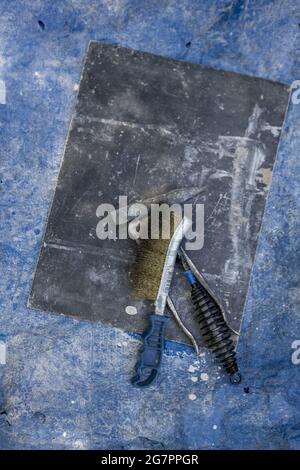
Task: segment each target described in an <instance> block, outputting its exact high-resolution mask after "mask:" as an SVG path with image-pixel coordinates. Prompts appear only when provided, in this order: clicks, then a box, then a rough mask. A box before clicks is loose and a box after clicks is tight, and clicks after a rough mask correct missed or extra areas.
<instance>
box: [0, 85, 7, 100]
mask: <svg viewBox="0 0 300 470" xmlns="http://www.w3.org/2000/svg"><path fill="white" fill-rule="evenodd" d="M0 104H6V86H5V81H4V80H0Z"/></svg>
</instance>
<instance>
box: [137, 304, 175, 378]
mask: <svg viewBox="0 0 300 470" xmlns="http://www.w3.org/2000/svg"><path fill="white" fill-rule="evenodd" d="M168 319H169V317H168V316H166V315H156V314H155V313H152V314H150V315H149V322H150V324H149V327H148V329H147V331H146V332H145V333H144V334H143V338H144V345H143V348H142V349H141V351H140V358H139V360H138V362H137V363H136V365H135V371H136V375H135V377H133V379H132V380H131V383H132V384H133V385H136V386H138V387H146V386H148V385H150V384H152V383H153V382H154V381H155V380H156V378H157V375H158V371H159V368H160V364H161V358H162V354H163V350H164V342H165V331H166V323H167V321H168Z"/></svg>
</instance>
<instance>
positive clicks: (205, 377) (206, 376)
mask: <svg viewBox="0 0 300 470" xmlns="http://www.w3.org/2000/svg"><path fill="white" fill-rule="evenodd" d="M200 379H201V380H202V381H203V382H207V381H208V374H207V373H206V372H202V373H201V374H200Z"/></svg>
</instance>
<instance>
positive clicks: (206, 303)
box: [182, 260, 241, 384]
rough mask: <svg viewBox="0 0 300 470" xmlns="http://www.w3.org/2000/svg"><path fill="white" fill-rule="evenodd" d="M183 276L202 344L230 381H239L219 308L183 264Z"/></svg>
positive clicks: (231, 344) (229, 336) (232, 345)
mask: <svg viewBox="0 0 300 470" xmlns="http://www.w3.org/2000/svg"><path fill="white" fill-rule="evenodd" d="M182 261H183V266H184V268H185V269H186V271H185V277H186V279H187V281H188V283H189V284H190V286H191V298H192V302H193V304H194V309H195V316H196V319H197V321H198V323H199V325H200V332H201V337H202V340H203V343H204V345H205V346H206V347H207V348H208V349H210V350H211V351H212V352H213V353H214V354H215V356H216V358H217V359H218V360H219V362H220V363H221V364H222V366H223V367H224V369H225V370H226V372H227V373H228V374H229V375H230V381H231V383H235V384H237V383H240V381H241V375H240V373H239V369H238V365H237V361H236V354H235V349H234V344H233V341H232V338H231V331H230V329H229V327H228V325H227V324H226V322H225V320H224V318H223V315H222V312H221V309H220V307H219V306H218V305H217V303H216V302H215V301H214V299H213V298H212V297H211V295H210V294H209V293H208V292H207V291H206V290H205V288H204V287H203V286H202V285H201V284H200V282H199V281H198V280H197V279H196V277H195V276H194V274H193V272H192V271H191V270H190V269H189V268H188V267H187V266H186V265H185V263H184V260H182Z"/></svg>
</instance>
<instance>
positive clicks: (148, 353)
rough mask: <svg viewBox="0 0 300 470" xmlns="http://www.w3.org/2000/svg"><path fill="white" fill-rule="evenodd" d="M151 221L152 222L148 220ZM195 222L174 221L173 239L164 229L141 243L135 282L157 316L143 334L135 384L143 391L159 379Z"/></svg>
mask: <svg viewBox="0 0 300 470" xmlns="http://www.w3.org/2000/svg"><path fill="white" fill-rule="evenodd" d="M148 221H149V219H148ZM190 227H191V221H190V220H189V219H188V218H186V217H184V218H183V219H182V220H181V221H180V222H178V220H177V221H176V219H175V217H173V218H172V219H171V224H170V236H169V238H165V237H164V234H163V230H162V228H161V225H160V227H159V229H158V234H156V236H154V238H153V235H154V234H153V233H152V234H151V235H152V238H149V239H147V240H140V243H139V246H138V253H137V257H136V261H135V265H134V268H133V272H132V276H131V280H132V284H133V290H134V292H135V293H136V295H137V296H138V297H139V298H143V299H147V300H151V301H152V302H154V305H155V308H154V313H151V314H150V315H149V327H148V329H147V330H146V331H145V333H144V334H143V339H144V345H143V348H142V349H141V351H140V357H139V360H138V362H137V363H136V366H135V371H136V375H135V377H134V378H133V379H132V383H133V384H134V385H137V386H139V387H143V386H147V385H150V384H151V383H153V381H154V380H155V379H156V377H157V375H158V370H159V368H160V364H161V357H162V353H163V348H164V339H165V330H166V322H167V320H168V318H169V317H168V316H167V315H165V314H164V313H165V309H166V304H167V298H168V294H169V290H170V285H171V281H172V277H173V272H174V265H175V261H176V256H177V252H178V249H179V246H180V244H181V241H182V239H183V237H184V235H185V234H186V233H187V231H188V230H189V228H190Z"/></svg>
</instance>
